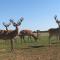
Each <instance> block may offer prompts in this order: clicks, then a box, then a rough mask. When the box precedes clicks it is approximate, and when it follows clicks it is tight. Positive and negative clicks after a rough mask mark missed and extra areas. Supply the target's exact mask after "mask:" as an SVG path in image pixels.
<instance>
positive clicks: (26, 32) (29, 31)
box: [19, 30, 38, 42]
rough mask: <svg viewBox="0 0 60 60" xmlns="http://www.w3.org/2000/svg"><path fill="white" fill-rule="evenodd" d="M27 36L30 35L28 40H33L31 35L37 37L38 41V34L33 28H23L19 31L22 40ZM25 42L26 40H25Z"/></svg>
mask: <svg viewBox="0 0 60 60" xmlns="http://www.w3.org/2000/svg"><path fill="white" fill-rule="evenodd" d="M25 36H28V40H29V39H30V40H31V36H32V37H33V38H34V39H35V41H37V39H38V38H37V36H36V35H35V34H34V33H33V32H32V30H21V31H20V33H19V37H20V38H21V40H24V39H25V38H24V37H25ZM24 42H25V40H24Z"/></svg>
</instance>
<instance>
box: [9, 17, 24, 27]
mask: <svg viewBox="0 0 60 60" xmlns="http://www.w3.org/2000/svg"><path fill="white" fill-rule="evenodd" d="M23 20H24V18H23V17H21V18H20V20H18V22H17V23H16V22H14V21H13V20H12V19H10V22H11V23H12V24H13V26H19V25H21V22H22V21H23Z"/></svg>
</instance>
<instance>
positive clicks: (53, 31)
mask: <svg viewBox="0 0 60 60" xmlns="http://www.w3.org/2000/svg"><path fill="white" fill-rule="evenodd" d="M59 30H60V29H59V28H51V29H49V30H48V32H49V44H50V39H51V37H53V36H56V37H57V40H58V39H59Z"/></svg>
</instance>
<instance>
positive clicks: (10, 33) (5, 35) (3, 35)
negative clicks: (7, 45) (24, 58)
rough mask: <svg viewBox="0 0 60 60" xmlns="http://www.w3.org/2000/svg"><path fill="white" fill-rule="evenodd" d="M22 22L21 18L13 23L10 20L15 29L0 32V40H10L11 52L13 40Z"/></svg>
mask: <svg viewBox="0 0 60 60" xmlns="http://www.w3.org/2000/svg"><path fill="white" fill-rule="evenodd" d="M22 21H23V18H20V20H19V21H18V22H17V23H15V22H14V21H13V20H11V19H10V22H11V23H12V24H13V26H14V27H15V28H16V29H15V30H7V31H6V30H0V39H3V40H8V39H9V40H10V41H11V50H13V40H12V39H14V38H15V37H16V36H17V35H18V26H19V25H21V22H22Z"/></svg>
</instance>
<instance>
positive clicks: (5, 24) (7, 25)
mask: <svg viewBox="0 0 60 60" xmlns="http://www.w3.org/2000/svg"><path fill="white" fill-rule="evenodd" d="M3 25H4V26H5V27H9V26H10V25H11V23H5V22H3Z"/></svg>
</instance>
